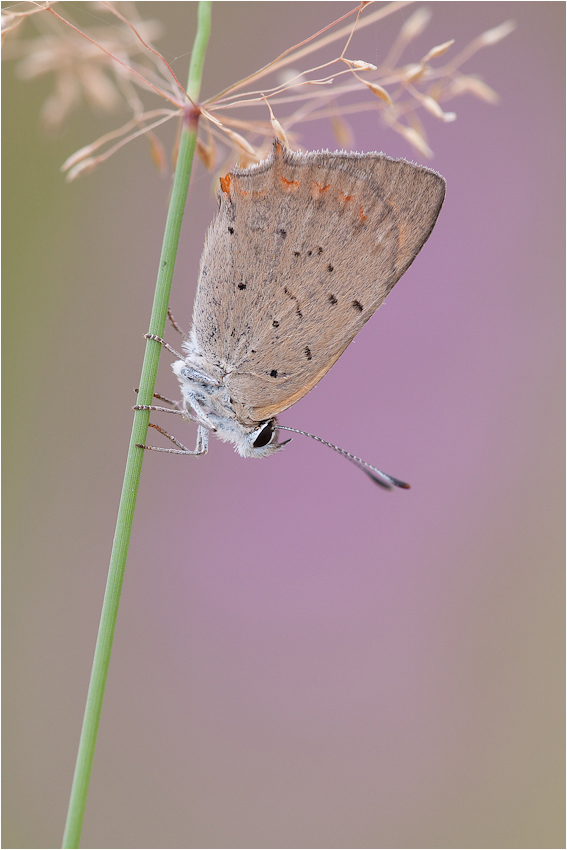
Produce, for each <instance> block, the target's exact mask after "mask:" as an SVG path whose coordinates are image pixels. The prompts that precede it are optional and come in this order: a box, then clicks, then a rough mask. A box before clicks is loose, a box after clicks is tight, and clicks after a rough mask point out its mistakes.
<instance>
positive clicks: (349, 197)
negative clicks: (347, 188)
mask: <svg viewBox="0 0 567 850" xmlns="http://www.w3.org/2000/svg"><path fill="white" fill-rule="evenodd" d="M349 201H352V195H345V193H344V192H339V202H340V203H341V204H348V202H349Z"/></svg>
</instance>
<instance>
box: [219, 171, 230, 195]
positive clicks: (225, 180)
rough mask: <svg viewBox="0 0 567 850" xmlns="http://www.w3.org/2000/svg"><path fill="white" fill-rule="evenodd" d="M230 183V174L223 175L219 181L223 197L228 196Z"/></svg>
mask: <svg viewBox="0 0 567 850" xmlns="http://www.w3.org/2000/svg"><path fill="white" fill-rule="evenodd" d="M230 182H231V177H230V174H225V176H224V177H221V179H220V185H221V189H222V191H223V192H224V193H225V195H228V194H230Z"/></svg>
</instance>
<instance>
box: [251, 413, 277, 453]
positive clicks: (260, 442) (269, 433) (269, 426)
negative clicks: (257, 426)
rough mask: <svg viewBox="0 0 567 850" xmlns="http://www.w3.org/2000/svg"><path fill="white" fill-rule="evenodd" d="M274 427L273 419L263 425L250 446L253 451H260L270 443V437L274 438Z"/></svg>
mask: <svg viewBox="0 0 567 850" xmlns="http://www.w3.org/2000/svg"><path fill="white" fill-rule="evenodd" d="M274 426H275V422H274V420H273V419H269V420H268V422H266V423H265V425H264V427H263V428H262V430H261V431H260V433H259V434H258V436H257V437H256V439H255V440H254V442H253V444H252V445H253V446H254V448H255V449H262V448H263V447H264V446H267V445H268V443H270V442H271V440H272V437H273V436H274Z"/></svg>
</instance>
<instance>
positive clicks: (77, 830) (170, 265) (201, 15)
mask: <svg viewBox="0 0 567 850" xmlns="http://www.w3.org/2000/svg"><path fill="white" fill-rule="evenodd" d="M210 23H211V2H210V0H201V2H199V7H198V19H197V31H196V35H195V42H194V46H193V52H192V56H191V64H190V68H189V80H188V84H187V91H188V94H189V98H190V100H191V102H192V103H190V104H188V105H187V107H186V110H185V120H184V126H183V131H182V133H181V139H180V145H179V153H178V158H177V166H176V169H175V177H174V182H173V190H172V194H171V201H170V205H169V211H168V214H167V222H166V226H165V233H164V239H163V246H162V252H161V257H160V263H159V272H158V276H157V281H156V289H155V295H154V303H153V308H152V314H151V318H150V325H149V333H151V334H156V335H157V336H163V332H164V329H165V322H166V318H167V308H168V305H169V294H170V290H171V282H172V278H173V270H174V267H175V257H176V254H177V246H178V244H179V234H180V230H181V222H182V220H183V211H184V208H185V200H186V197H187V190H188V187H189V177H190V174H191V164H192V161H193V154H194V151H195V145H196V141H197V123H198V119H199V112H198V109H196V108H195V106H194V104H196V103H197V100H198V97H199V91H200V87H201V77H202V71H203V63H204V59H205V50H206V47H207V42H208V38H209V32H210ZM159 355H160V345H159V343H156V342H154V341H152V340H148V341H147V344H146V351H145V355H144V362H143V366H142V375H141V378H140V391H139V395H138V401H139V404H151V403H152V399H153V393H154V387H155V381H156V375H157V369H158V365H159ZM149 418H150V415H149V411H141V410H137V411H135V413H134V423H133V426H132V435H131V438H130V447H129V450H128V458H127V461H126V470H125V474H124V484H123V487H122V496H121V499H120V505H119V508H118V517H117V521H116V531H115V535H114V543H113V546H112V553H111V557H110V565H109V570H108V580H107V585H106V592H105V595H104V601H103V606H102V613H101V619H100V626H99V632H98V637H97V642H96V649H95V654H94V660H93V666H92V671H91V680H90V684H89V691H88V695H87V703H86V707H85V715H84V718H83V728H82V731H81V738H80V742H79V751H78V754H77V762H76V765H75V774H74V777H73V785H72V789H71V797H70V800H69V809H68V812H67V822H66V826H65V834H64V838H63V847H79V842H80V838H81V830H82V825H83V817H84V813H85V806H86V802H87V794H88V789H89V782H90V777H91V770H92V765H93V759H94V752H95V747H96V740H97V733H98V727H99V722H100V715H101V711H102V703H103V699H104V690H105V686H106V679H107V675H108V668H109V665H110V655H111V651H112V642H113V638H114V629H115V626H116V619H117V616H118V606H119V603H120V593H121V590H122V582H123V578H124V569H125V566H126V557H127V554H128V545H129V542H130V534H131V530H132V522H133V519H134V509H135V506H136V498H137V494H138V485H139V481H140V473H141V470H142V460H143V457H144V450H143V449H140V448H137V447H136V443H145V442H146V435H147V431H148V422H149Z"/></svg>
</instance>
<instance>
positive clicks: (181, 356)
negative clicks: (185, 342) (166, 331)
mask: <svg viewBox="0 0 567 850" xmlns="http://www.w3.org/2000/svg"><path fill="white" fill-rule="evenodd" d="M144 337H145V338H146V339H153V341H154V342H159V344H160V345H163V347H164V348H167V350H168V351H170V352H171V353H172V354H174V355H175V356H176V357H177V359H178V360H185V355H184V354H180V353H179V352H178V351H176V350H175V348H172V347H171V345H169V343H167V342H166V341H165V339H162V338H161V336H157V334H144Z"/></svg>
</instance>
